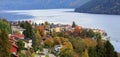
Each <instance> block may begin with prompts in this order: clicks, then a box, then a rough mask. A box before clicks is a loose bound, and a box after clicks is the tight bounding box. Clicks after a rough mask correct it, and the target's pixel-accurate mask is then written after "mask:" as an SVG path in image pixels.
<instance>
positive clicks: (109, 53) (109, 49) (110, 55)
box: [105, 41, 116, 57]
mask: <svg viewBox="0 0 120 57" xmlns="http://www.w3.org/2000/svg"><path fill="white" fill-rule="evenodd" d="M105 53H106V54H105V57H115V56H116V55H115V51H114V47H113V46H112V44H111V43H110V42H109V41H107V42H106V43H105Z"/></svg>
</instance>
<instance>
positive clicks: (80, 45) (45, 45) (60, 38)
mask: <svg viewBox="0 0 120 57" xmlns="http://www.w3.org/2000/svg"><path fill="white" fill-rule="evenodd" d="M0 21H1V22H3V23H4V24H2V23H0V25H1V26H2V25H3V26H6V27H7V25H6V24H9V29H11V30H10V32H9V34H8V40H9V41H8V42H10V45H11V46H10V54H11V55H10V56H11V57H92V56H93V54H94V53H96V54H94V57H96V56H97V55H99V53H100V52H99V51H100V50H101V52H102V51H103V52H104V51H105V50H106V51H107V50H109V51H111V52H112V51H113V52H115V51H114V49H106V48H108V47H111V48H113V46H111V44H110V43H109V40H110V37H108V35H107V33H106V32H105V31H104V30H101V29H91V28H84V27H82V26H79V25H77V24H76V23H75V22H73V24H72V25H71V24H54V23H49V22H44V23H40V24H36V23H33V22H32V21H31V20H29V21H17V22H13V21H11V22H8V21H6V20H5V21H3V19H1V20H0ZM6 22H7V23H6ZM3 29H4V27H3V28H1V29H0V32H2V30H3ZM0 36H2V35H0ZM105 38H106V40H103V39H105ZM0 40H2V39H0ZM3 44H4V43H3ZM107 44H108V46H107ZM0 45H1V44H0ZM3 46H4V45H3ZM103 47H104V49H105V50H104V49H103ZM0 48H1V47H0ZM95 48H100V49H99V51H95V50H94V49H95ZM96 50H97V49H96ZM106 51H105V52H106ZM98 52H99V53H98ZM0 53H1V52H0ZM101 54H102V53H101ZM103 54H104V53H103ZM106 54H107V52H106V53H105V54H104V55H99V56H110V55H106ZM108 54H110V53H108ZM114 55H116V52H115V54H114ZM0 56H2V55H0ZM116 57H117V56H116Z"/></svg>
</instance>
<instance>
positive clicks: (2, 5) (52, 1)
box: [0, 0, 89, 10]
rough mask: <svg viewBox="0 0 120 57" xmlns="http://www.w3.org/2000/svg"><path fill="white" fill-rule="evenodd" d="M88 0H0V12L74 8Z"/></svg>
mask: <svg viewBox="0 0 120 57" xmlns="http://www.w3.org/2000/svg"><path fill="white" fill-rule="evenodd" d="M88 1H89V0H0V10H21V9H22V10H24V9H52V8H76V7H79V6H81V5H82V4H84V3H86V2H88Z"/></svg>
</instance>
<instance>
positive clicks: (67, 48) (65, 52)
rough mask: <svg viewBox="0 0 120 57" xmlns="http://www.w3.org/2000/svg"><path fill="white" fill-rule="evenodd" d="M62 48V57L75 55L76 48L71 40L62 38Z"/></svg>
mask: <svg viewBox="0 0 120 57" xmlns="http://www.w3.org/2000/svg"><path fill="white" fill-rule="evenodd" d="M62 43H63V45H62V48H61V49H60V57H74V50H73V46H72V44H71V42H70V41H69V40H68V39H66V38H62Z"/></svg>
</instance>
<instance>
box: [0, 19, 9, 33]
mask: <svg viewBox="0 0 120 57" xmlns="http://www.w3.org/2000/svg"><path fill="white" fill-rule="evenodd" d="M1 30H6V31H7V32H9V33H10V32H11V29H10V24H9V23H8V22H7V21H6V20H3V19H0V31H1Z"/></svg>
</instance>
